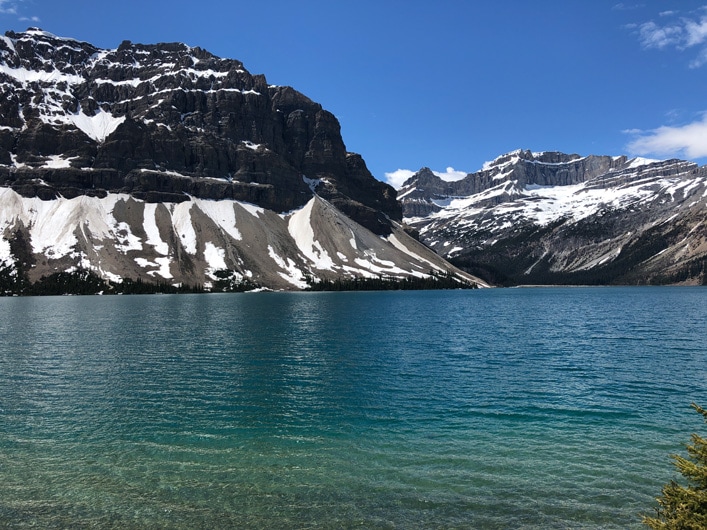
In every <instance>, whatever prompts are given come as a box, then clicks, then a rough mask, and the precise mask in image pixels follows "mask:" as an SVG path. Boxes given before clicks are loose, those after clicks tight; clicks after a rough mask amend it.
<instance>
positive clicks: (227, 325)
mask: <svg viewBox="0 0 707 530" xmlns="http://www.w3.org/2000/svg"><path fill="white" fill-rule="evenodd" d="M0 316H1V317H2V318H1V319H0V337H2V341H1V343H0V527H11V528H23V527H30V526H35V527H42V528H65V527H71V528H89V527H90V528H97V527H98V528H102V527H120V528H199V527H203V528H233V527H249V528H349V527H362V528H617V529H618V528H640V527H641V524H640V514H641V513H649V512H650V511H651V509H652V507H653V505H654V502H653V499H654V497H656V496H657V495H658V494H659V493H660V487H661V486H662V484H663V483H664V482H666V481H667V480H669V479H670V478H672V477H674V476H675V472H674V471H673V468H672V464H671V462H670V459H669V454H670V453H675V452H681V451H682V450H683V449H682V448H683V445H684V443H686V442H687V441H688V439H689V435H690V433H691V432H695V431H698V432H699V431H702V432H704V430H705V429H704V426H703V424H702V422H701V421H702V420H701V417H700V416H699V415H697V414H696V413H695V412H694V411H692V410H691V409H690V407H689V404H690V402H692V401H695V402H698V403H702V404H707V377H706V376H707V363H706V362H705V361H706V360H707V337H706V334H705V322H707V289H704V288H667V287H666V288H548V289H504V290H479V291H452V292H450V291H430V292H382V293H375V292H374V293H258V294H241V295H169V296H164V295H163V296H159V295H153V296H130V297H120V296H117V297H47V298H11V299H0Z"/></svg>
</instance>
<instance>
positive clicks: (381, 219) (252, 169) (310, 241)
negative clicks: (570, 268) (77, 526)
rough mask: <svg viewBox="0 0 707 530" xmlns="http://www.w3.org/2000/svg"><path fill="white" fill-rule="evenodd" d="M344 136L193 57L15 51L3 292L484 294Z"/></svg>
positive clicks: (22, 41) (2, 186) (129, 51)
mask: <svg viewBox="0 0 707 530" xmlns="http://www.w3.org/2000/svg"><path fill="white" fill-rule="evenodd" d="M401 221H402V210H401V206H400V204H399V203H398V202H397V201H396V193H395V190H394V189H393V188H391V187H390V186H388V185H387V184H384V183H382V182H380V181H378V180H376V179H375V178H373V176H372V175H371V174H370V172H369V171H368V169H367V167H366V164H365V162H364V161H363V159H362V158H361V157H360V156H359V155H357V154H355V153H349V152H347V151H346V147H345V145H344V142H343V139H342V137H341V133H340V126H339V123H338V121H337V119H336V118H335V117H334V116H333V115H332V114H331V113H330V112H328V111H326V110H324V109H323V108H322V106H321V105H319V104H318V103H315V102H313V101H311V100H310V99H309V98H307V97H306V96H304V95H303V94H301V93H299V92H297V91H296V90H294V89H293V88H291V87H286V86H274V85H269V84H268V83H267V82H266V79H265V77H264V76H262V75H251V74H250V73H249V72H248V71H247V70H246V69H245V68H244V67H243V64H242V63H241V62H239V61H236V60H231V59H222V58H219V57H216V56H214V55H212V54H210V53H209V52H207V51H205V50H203V49H201V48H196V47H189V46H187V45H184V44H180V43H170V44H156V45H143V44H133V43H131V42H129V41H125V42H123V43H122V44H121V45H120V46H119V47H118V48H117V49H114V50H105V49H99V48H96V47H95V46H93V45H91V44H89V43H86V42H80V41H77V40H73V39H68V38H60V37H57V36H55V35H52V34H50V33H47V32H44V31H42V30H40V29H37V28H30V29H29V30H27V31H26V32H24V33H14V32H8V33H6V34H5V36H4V37H0V235H2V238H1V239H0V275H2V274H4V275H5V277H6V278H12V277H14V278H19V277H24V278H26V279H27V280H28V281H30V282H32V281H35V282H36V281H38V280H39V279H41V278H42V277H46V276H48V275H51V274H57V273H63V272H76V271H90V272H92V273H94V274H96V275H99V276H100V277H102V278H104V279H109V280H113V281H116V282H121V281H123V280H124V279H133V280H144V281H163V282H167V283H170V284H204V285H206V286H207V287H209V286H210V285H212V284H213V283H214V282H216V281H217V280H219V279H224V278H230V279H231V280H232V281H234V282H240V281H247V282H249V283H252V284H254V285H259V286H262V287H267V288H273V289H300V288H303V287H305V286H306V282H307V281H312V280H315V281H316V280H327V279H328V280H331V279H335V278H341V277H344V278H346V277H350V278H355V277H377V276H391V277H396V278H406V277H409V276H413V277H420V278H422V277H428V276H430V274H431V273H432V272H434V273H435V275H438V274H452V275H457V277H458V278H460V279H461V278H463V279H467V280H473V278H471V277H470V276H469V275H466V274H464V273H462V272H461V271H458V270H456V269H454V268H453V267H452V266H450V265H449V264H448V263H447V262H446V261H445V260H443V259H441V258H440V257H438V256H436V255H435V254H434V253H433V252H431V251H430V250H429V249H427V248H426V247H424V246H423V245H421V244H420V243H418V242H417V241H415V240H414V239H413V238H411V237H410V236H409V235H407V233H406V232H405V230H404V229H403V226H402V224H401Z"/></svg>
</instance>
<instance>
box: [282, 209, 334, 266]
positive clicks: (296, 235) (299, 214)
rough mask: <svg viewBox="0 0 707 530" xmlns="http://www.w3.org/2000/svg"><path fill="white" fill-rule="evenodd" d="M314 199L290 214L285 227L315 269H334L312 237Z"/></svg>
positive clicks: (327, 256)
mask: <svg viewBox="0 0 707 530" xmlns="http://www.w3.org/2000/svg"><path fill="white" fill-rule="evenodd" d="M315 200H316V199H315V198H312V199H310V200H309V202H308V203H307V204H305V205H304V206H303V207H302V208H301V209H300V210H298V211H296V212H295V213H293V214H292V216H291V217H290V221H289V223H288V225H287V229H288V231H289V232H290V235H291V236H292V238H293V239H294V240H295V243H297V247H298V248H299V249H300V250H301V251H302V254H304V255H305V256H307V257H308V258H309V259H310V260H311V261H312V262H313V263H314V266H315V267H316V268H317V269H321V270H334V266H335V265H334V262H333V261H332V259H331V258H330V257H329V254H328V253H327V251H326V250H324V248H323V247H322V245H321V243H319V241H316V240H315V238H314V229H313V228H312V221H311V218H312V207H313V206H314V202H315Z"/></svg>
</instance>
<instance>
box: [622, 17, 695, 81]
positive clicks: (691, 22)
mask: <svg viewBox="0 0 707 530" xmlns="http://www.w3.org/2000/svg"><path fill="white" fill-rule="evenodd" d="M677 14H678V12H677V11H663V12H661V13H660V14H659V15H660V17H661V18H663V19H665V22H661V23H656V22H654V21H652V20H651V21H649V22H644V23H643V24H629V25H627V26H626V27H627V28H629V29H632V30H634V31H635V32H636V33H637V35H638V40H639V42H640V43H641V46H642V47H643V48H644V49H651V48H656V49H664V48H674V49H676V50H678V51H681V52H684V51H686V50H694V49H697V50H698V52H697V57H696V58H695V59H693V60H692V61H691V62H690V63H689V66H690V68H699V67H701V66H703V65H705V64H707V15H706V14H704V10H701V14H697V12H693V13H692V15H691V16H683V17H680V18H677V17H676V15H677Z"/></svg>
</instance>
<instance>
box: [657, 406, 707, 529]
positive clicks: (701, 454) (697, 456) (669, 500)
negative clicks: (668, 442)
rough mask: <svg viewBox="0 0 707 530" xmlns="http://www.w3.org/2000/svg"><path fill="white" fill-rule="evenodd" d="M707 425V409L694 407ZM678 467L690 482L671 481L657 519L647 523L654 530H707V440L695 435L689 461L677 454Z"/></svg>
mask: <svg viewBox="0 0 707 530" xmlns="http://www.w3.org/2000/svg"><path fill="white" fill-rule="evenodd" d="M692 407H693V408H694V409H695V410H696V411H697V412H699V413H700V414H702V416H703V418H704V419H705V421H706V422H707V410H705V409H703V408H701V407H699V406H697V405H696V404H694V403H693V404H692ZM673 460H674V463H675V467H676V468H677V470H678V471H679V472H680V474H681V475H682V476H683V477H685V479H687V485H686V486H683V485H681V484H678V483H677V482H676V481H675V480H671V481H670V482H669V483H668V484H666V485H665V486H663V490H662V495H661V496H660V497H659V498H658V505H659V506H658V508H656V516H655V517H644V519H643V522H644V523H645V524H646V525H647V526H649V527H650V528H654V529H659V528H660V529H664V530H705V529H707V439H705V438H702V437H701V436H699V435H697V434H693V435H692V444H689V445H688V446H687V458H685V457H682V456H679V455H673Z"/></svg>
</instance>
